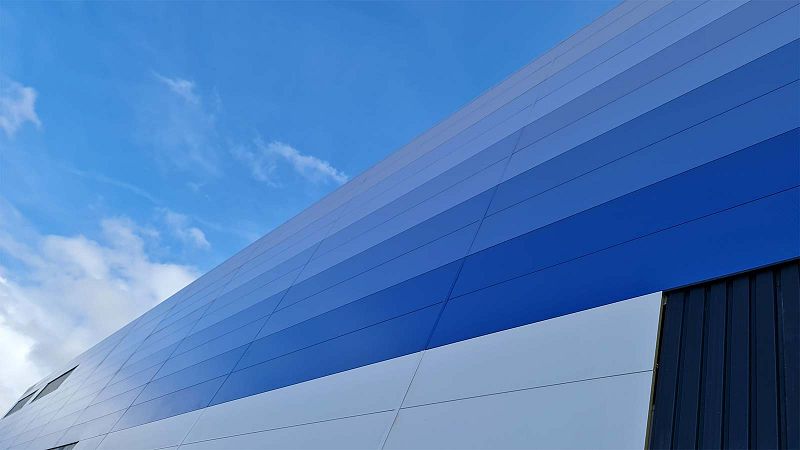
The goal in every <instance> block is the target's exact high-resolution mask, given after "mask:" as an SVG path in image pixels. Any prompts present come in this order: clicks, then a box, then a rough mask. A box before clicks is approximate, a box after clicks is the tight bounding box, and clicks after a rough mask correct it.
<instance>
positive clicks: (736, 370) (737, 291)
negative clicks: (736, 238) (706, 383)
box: [724, 278, 750, 448]
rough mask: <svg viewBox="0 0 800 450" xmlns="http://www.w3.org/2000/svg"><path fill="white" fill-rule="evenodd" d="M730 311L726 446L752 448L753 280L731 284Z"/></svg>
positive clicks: (741, 279) (737, 280)
mask: <svg viewBox="0 0 800 450" xmlns="http://www.w3.org/2000/svg"><path fill="white" fill-rule="evenodd" d="M728 310H729V311H730V316H729V319H728V320H729V323H730V326H729V327H728V350H727V360H728V369H727V370H728V373H727V377H726V385H725V417H726V418H727V420H728V426H727V428H726V429H725V436H724V441H725V448H749V447H750V438H749V434H750V433H749V430H750V423H749V422H750V420H749V417H750V392H749V391H748V389H749V386H750V282H749V280H748V279H747V278H738V279H735V280H733V282H732V283H731V292H730V297H729V304H728Z"/></svg>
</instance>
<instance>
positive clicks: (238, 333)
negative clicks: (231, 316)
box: [158, 318, 267, 377]
mask: <svg viewBox="0 0 800 450" xmlns="http://www.w3.org/2000/svg"><path fill="white" fill-rule="evenodd" d="M266 321H267V319H266V318H262V319H259V320H256V321H253V322H250V323H249V324H246V325H244V326H243V327H240V328H237V329H236V330H233V331H231V332H230V333H226V334H223V335H222V336H220V337H218V338H215V339H213V340H211V341H208V342H206V343H205V344H202V345H199V346H197V347H195V348H193V349H192V350H189V351H187V352H184V353H180V354H176V355H174V356H172V357H171V358H170V359H169V360H167V362H165V363H164V365H163V366H162V367H161V370H159V371H158V376H159V377H160V376H164V375H168V374H171V373H174V372H177V371H179V370H182V369H185V368H187V367H189V366H192V365H194V364H197V363H199V362H202V361H205V360H206V359H209V358H213V357H214V356H217V355H220V354H222V353H225V352H227V351H229V350H233V349H234V348H236V347H239V346H241V345H244V344H247V343H249V342H252V341H253V339H255V337H256V334H258V331H259V330H261V328H263V326H264V323H266Z"/></svg>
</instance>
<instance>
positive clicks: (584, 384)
mask: <svg viewBox="0 0 800 450" xmlns="http://www.w3.org/2000/svg"><path fill="white" fill-rule="evenodd" d="M799 10H800V7H799V6H798V4H797V1H796V0H793V1H751V2H748V1H738V0H736V1H734V0H731V1H674V2H670V1H649V2H634V1H627V2H623V3H621V4H620V5H619V6H617V7H616V8H614V9H613V10H611V11H610V12H608V13H607V14H606V15H604V16H602V17H601V18H599V19H598V20H596V21H595V22H593V23H592V24H590V25H589V26H587V27H585V28H584V29H581V30H580V31H578V32H577V33H576V34H574V35H573V36H572V37H570V38H569V39H567V40H565V41H563V42H562V43H560V44H559V45H557V46H556V47H555V48H553V49H552V50H550V51H549V52H547V53H545V54H544V55H542V56H541V57H539V58H538V59H536V60H535V61H533V62H531V63H530V64H528V65H527V66H525V67H523V68H522V69H521V70H519V71H518V72H516V73H514V74H513V75H511V76H510V77H509V78H508V79H506V80H505V81H503V82H502V83H500V84H499V85H497V86H496V87H494V88H492V89H491V90H489V91H488V92H486V93H484V94H483V95H481V96H480V97H478V98H477V99H475V100H474V101H472V102H471V103H469V104H467V105H466V106H464V107H463V108H462V109H461V110H459V111H458V112H456V113H455V114H453V115H452V116H451V117H449V118H447V119H446V120H444V121H442V122H441V123H439V124H438V125H436V126H435V127H433V128H432V129H430V130H429V131H427V132H425V133H424V134H422V135H420V136H419V137H417V138H416V139H415V140H413V141H412V142H411V143H409V144H408V145H406V146H405V147H403V148H402V149H400V150H398V151H397V152H395V153H394V154H392V155H391V156H389V157H388V158H386V159H385V160H384V161H382V162H380V163H378V164H377V165H375V166H374V167H372V168H371V169H369V170H368V171H366V172H365V173H363V174H362V175H360V176H357V177H355V178H354V179H353V180H351V181H350V182H348V183H347V184H345V185H343V186H342V187H341V188H340V189H338V190H337V191H335V192H333V193H332V194H330V195H328V196H327V197H325V198H323V199H322V200H320V201H319V202H318V203H316V204H314V205H313V206H311V207H309V208H308V209H307V210H305V211H303V212H302V213H301V214H299V215H298V216H296V217H294V218H292V219H291V220H289V221H288V222H286V223H285V224H283V225H282V226H280V227H278V228H277V229H275V230H274V231H272V232H270V233H269V234H267V235H266V236H264V237H263V238H261V239H259V240H258V241H256V242H255V243H253V244H252V245H250V246H248V247H247V248H245V249H244V250H242V251H241V252H239V253H238V254H236V255H234V256H233V257H232V258H230V259H229V260H227V261H225V262H224V263H222V264H221V265H219V266H218V267H216V268H215V269H213V270H211V271H210V272H209V273H207V274H206V275H204V276H202V277H201V278H199V279H198V280H197V281H195V282H194V283H192V284H190V285H189V286H187V287H186V288H184V289H183V290H181V291H180V292H178V293H177V294H175V295H174V296H172V297H170V298H169V299H167V300H165V301H164V302H163V303H161V304H159V305H158V306H156V307H154V308H153V309H152V310H150V311H148V312H147V313H145V314H144V315H142V316H141V317H139V318H137V319H135V320H134V321H132V322H131V323H129V324H128V325H126V326H125V327H123V328H122V329H120V330H119V331H118V332H116V333H114V334H113V335H111V336H110V337H108V338H106V339H105V340H103V341H102V342H100V343H99V344H97V345H96V346H94V347H93V348H91V349H89V350H88V351H86V352H85V353H84V354H82V355H80V356H78V357H76V358H75V359H74V360H73V361H71V362H70V363H68V364H66V365H64V366H63V367H62V368H61V369H60V370H58V371H56V372H54V373H53V374H51V376H49V377H48V378H46V379H44V380H41V381H40V382H39V383H37V384H36V385H34V386H32V387H31V388H30V389H29V390H28V391H27V392H25V393H22V395H21V397H20V398H21V400H20V401H19V402H18V403H17V404H16V405H14V406H13V408H12V409H11V410H9V411H8V413H7V414H6V415H5V417H3V418H2V420H0V448H2V449H9V450H11V449H15V450H16V449H28V450H44V449H51V448H58V449H72V448H74V449H76V450H78V449H80V450H93V449H115V448H120V449H166V448H169V449H174V448H180V449H182V450H213V449H249V448H254V449H255V448H259V449H260V448H344V449H356V448H373V449H377V448H381V449H413V448H437V449H444V448H458V449H460V448H491V449H503V448H637V447H638V448H641V447H650V448H711V447H713V448H721V447H726V448H733V447H735V448H745V447H752V448H798V447H800V437H799V436H800V435H799V433H800V432H799V431H798V427H799V426H800V417H799V416H798V391H799V390H800V389H798V384H799V383H800V381H799V380H800V375H799V372H798V355H799V354H800V350H798V349H799V348H800V347H799V346H798V340H799V338H798V322H800V313H799V312H798V296H799V294H798V293H799V292H800V281H798V280H799V278H800V273H799V271H798V262H797V261H798V257H800V129H799V128H798V127H800V83H799V82H798V78H800V41H798V38H800V13H799V12H798V11H799ZM9 406H10V405H9Z"/></svg>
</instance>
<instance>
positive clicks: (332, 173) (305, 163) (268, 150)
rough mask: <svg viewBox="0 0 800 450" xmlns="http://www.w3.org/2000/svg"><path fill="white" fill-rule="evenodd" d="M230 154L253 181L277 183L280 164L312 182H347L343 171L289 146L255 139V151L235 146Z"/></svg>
mask: <svg viewBox="0 0 800 450" xmlns="http://www.w3.org/2000/svg"><path fill="white" fill-rule="evenodd" d="M232 153H233V155H234V156H235V157H236V158H237V159H239V160H240V161H241V162H243V163H245V164H246V165H247V166H248V168H249V169H250V172H251V173H252V175H253V177H254V178H255V179H257V180H259V181H264V182H267V183H270V184H272V185H278V184H279V182H278V180H277V177H276V170H277V168H278V164H279V163H280V162H283V163H285V164H288V166H289V167H291V168H292V170H293V171H294V172H295V173H297V174H299V175H300V176H302V177H303V178H305V179H307V180H309V181H311V182H313V183H335V184H339V185H340V184H343V183H345V182H347V180H348V177H347V175H345V173H344V172H342V171H341V170H339V169H337V168H336V167H334V166H333V165H332V164H331V163H329V162H328V161H324V160H322V159H319V158H317V157H316V156H312V155H307V154H303V153H301V152H300V151H299V150H297V149H296V148H294V147H292V146H291V145H288V144H285V143H283V142H279V141H272V142H269V143H264V142H263V141H262V140H261V139H256V141H255V149H253V150H248V149H246V148H243V147H236V148H234V149H233V150H232Z"/></svg>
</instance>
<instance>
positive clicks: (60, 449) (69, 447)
mask: <svg viewBox="0 0 800 450" xmlns="http://www.w3.org/2000/svg"><path fill="white" fill-rule="evenodd" d="M76 445H78V443H77V442H73V443H71V444H66V445H59V446H58V447H52V448H48V449H47V450H72V449H73V448H75V446H76Z"/></svg>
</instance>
